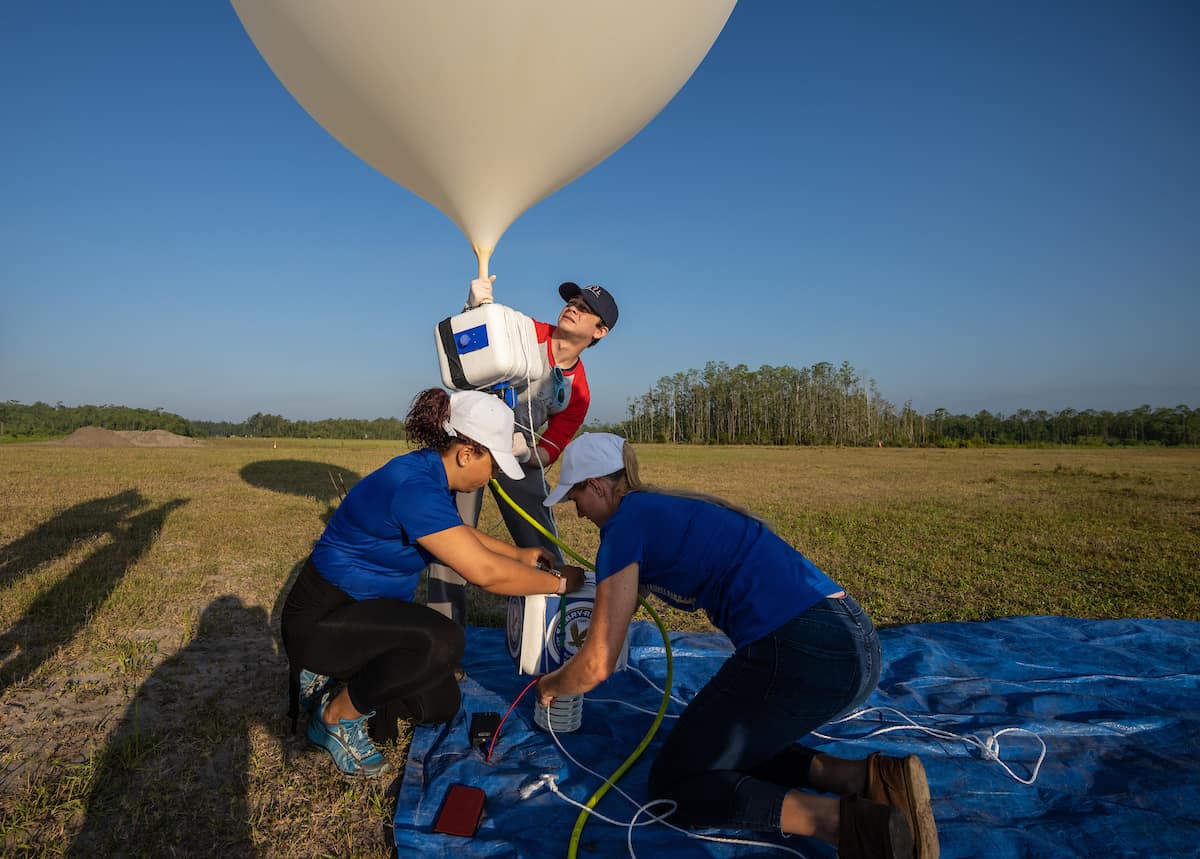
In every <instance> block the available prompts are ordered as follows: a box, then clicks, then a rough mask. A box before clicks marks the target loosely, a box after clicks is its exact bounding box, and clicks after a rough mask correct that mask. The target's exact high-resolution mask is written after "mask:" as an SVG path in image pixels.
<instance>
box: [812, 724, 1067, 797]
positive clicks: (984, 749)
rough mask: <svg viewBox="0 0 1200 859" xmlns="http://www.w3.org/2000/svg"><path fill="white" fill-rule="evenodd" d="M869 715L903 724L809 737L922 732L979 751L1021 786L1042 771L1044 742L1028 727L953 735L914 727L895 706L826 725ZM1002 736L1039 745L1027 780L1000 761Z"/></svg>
mask: <svg viewBox="0 0 1200 859" xmlns="http://www.w3.org/2000/svg"><path fill="white" fill-rule="evenodd" d="M873 712H880V713H884V712H887V713H894V714H896V715H897V716H898V717H900V719H902V720H903V721H904V723H905V724H900V725H889V726H887V727H885V728H878V729H876V730H874V731H871V732H870V733H869V734H866V735H864V736H862V737H831V736H829V735H828V734H820V733H817V732H816V731H813V732H812V736H814V737H819V738H820V739H822V740H832V741H834V742H841V741H843V740H869V739H870V738H871V737H878V736H881V735H883V734H890V733H892V732H894V731H921V732H922V733H925V734H928V735H929V736H931V737H935V738H936V739H939V740H953V741H958V742H961V743H964V744H965V745H968V746H973V747H975V748H976V749H978V750H979V755H980V757H982V758H983V759H984V760H985V761H995V762H996V763H997V764H999V765H1000V768H1001V769H1003V770H1004V771H1005V772H1006V773H1008V775H1009V776H1010V777H1011V778H1013V779H1014V780H1016V781H1019V782H1020V783H1021V784H1033V783H1034V782H1035V781H1037V777H1038V772H1039V771H1040V770H1041V768H1042V762H1043V761H1044V760H1045V759H1046V741H1045V740H1043V739H1042V738H1041V737H1040V736H1039V735H1038V734H1037V733H1036V732H1034V731H1030V730H1029V729H1028V728H1015V727H1010V728H1001V729H1000V730H999V731H995V732H990V733H985V734H984V735H983V736H982V737H980V736H978V735H976V734H955V733H953V732H952V731H946V730H943V729H941V728H930V727H926V726H925V725H921V724H918V723H917V722H916V721H914V720H913V719H912V718H911V717H909V716H907V715H905V714H904V713H902V712H901V711H899V710H897V709H896V708H895V707H864V708H863V709H861V710H856V711H855V712H853V713H850V714H849V715H846V716H843V717H842V718H840V719H835V720H834V721H832V722H830V723H829V724H831V725H840V724H841V723H843V722H848V721H850V720H851V719H861V718H862V717H863V716H866V715H867V714H868V713H873ZM1005 734H1028V735H1029V736H1031V737H1033V738H1034V739H1035V740H1037V741H1038V743H1039V744H1040V745H1041V747H1042V750H1041V752H1040V753H1039V754H1038V759H1037V763H1035V764H1034V765H1033V774H1032V775H1030V777H1029V778H1027V779H1024V778H1021V777H1020V776H1019V775H1017V774H1016V773H1015V772H1013V770H1012V767H1010V766H1009V765H1008V764H1006V763H1005V762H1004V761H1002V760H1001V759H1000V737H1002V736H1003V735H1005Z"/></svg>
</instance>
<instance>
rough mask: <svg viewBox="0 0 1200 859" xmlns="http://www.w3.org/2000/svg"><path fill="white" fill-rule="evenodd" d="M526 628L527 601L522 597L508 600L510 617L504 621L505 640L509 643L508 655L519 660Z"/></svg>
mask: <svg viewBox="0 0 1200 859" xmlns="http://www.w3.org/2000/svg"><path fill="white" fill-rule="evenodd" d="M524 628H525V600H524V599H523V598H522V597H509V598H508V616H507V617H506V618H505V621H504V638H505V640H506V641H507V642H508V655H509V656H511V657H512V658H513V659H519V658H520V655H521V636H522V633H523V631H524Z"/></svg>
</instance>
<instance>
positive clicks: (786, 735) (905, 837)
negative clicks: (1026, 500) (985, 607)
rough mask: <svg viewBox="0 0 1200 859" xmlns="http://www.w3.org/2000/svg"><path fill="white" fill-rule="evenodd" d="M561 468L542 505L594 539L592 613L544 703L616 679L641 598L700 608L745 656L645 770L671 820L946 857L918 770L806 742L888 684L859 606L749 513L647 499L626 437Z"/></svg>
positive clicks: (725, 668)
mask: <svg viewBox="0 0 1200 859" xmlns="http://www.w3.org/2000/svg"><path fill="white" fill-rule="evenodd" d="M561 461H562V472H561V474H560V477H559V483H558V486H557V487H555V489H554V491H553V492H551V493H550V495H549V496H548V497H547V499H546V504H547V505H551V504H556V503H558V502H559V501H562V500H564V499H566V500H569V501H573V502H575V507H576V511H577V512H578V514H579V516H581V517H584V518H587V519H590V520H591V521H592V522H594V523H595V524H596V525H597V526H599V528H600V551H599V553H598V555H597V557H596V581H597V586H596V601H595V606H594V608H593V612H592V618H591V625H590V627H589V629H588V636H587V638H586V640H585V641H584V643H583V645H582V647H581V648H580V650H579V651H578V653H576V655H575V656H574V657H573V658H572V659H571V660H570V661H569V662H567V663H566V664H565V665H563V666H562V667H561V668H559V669H558V670H557V671H554V672H552V673H550V674H547V675H545V676H544V677H542V678H541V679H540V680H539V681H538V699H539V704H540V705H541V706H546V707H548V706H550V704H551V703H553V701H554V698H555V697H557V696H560V695H579V694H583V693H585V692H588V691H590V690H591V689H593V688H595V687H596V686H597V685H598V684H600V683H601V682H603V681H604V680H605V679H607V678H608V677H609V675H610V674H612V672H613V670H614V667H615V666H616V662H617V657H618V656H619V654H620V652H621V647H622V644H623V642H624V640H625V636H626V633H627V631H628V628H629V622H630V619H631V618H632V617H633V613H634V611H635V610H636V609H637V600H638V594H639V590H640V591H642V592H643V593H645V592H649V593H654V594H656V595H657V596H658V597H659V598H661V599H663V600H664V601H665V602H667V603H668V604H670V605H673V606H676V607H679V608H683V609H686V610H689V611H695V610H697V609H701V610H703V611H704V612H706V613H707V615H708V617H709V619H710V620H711V621H712V623H713V624H714V625H715V626H716V627H718V628H719V629H720V630H721V631H722V632H724V633H725V634H726V635H728V636H729V638H730V639H731V641H732V642H733V645H734V648H735V651H734V653H733V655H732V656H731V657H730V658H729V659H728V660H727V661H726V662H725V664H724V665H722V666H721V668H720V670H718V672H717V673H716V674H715V675H714V676H713V678H712V679H711V680H710V681H709V682H708V684H707V685H705V687H704V688H703V689H701V690H700V692H699V693H697V695H696V697H695V698H694V699H693V700H692V702H691V703H690V704H689V705H688V706H687V708H686V709H685V710H684V712H683V714H682V715H681V716H680V717H679V720H678V721H677V722H676V725H675V727H674V729H673V730H672V731H671V733H670V735H669V736H668V737H667V739H666V742H665V743H664V745H663V748H662V750H661V751H660V752H659V754H658V757H657V758H656V759H655V761H654V763H653V766H652V768H651V771H650V779H649V787H650V793H651V796H653V797H654V798H656V799H669V800H673V801H674V802H675V803H676V809H675V811H674V813H673V814H672V817H671V820H672V821H674V822H679V823H681V824H683V825H686V826H693V827H725V828H739V829H751V830H755V831H760V832H772V833H780V832H782V833H787V834H797V835H807V836H811V837H816V838H820V839H822V840H824V841H827V842H829V843H830V844H834V845H836V846H837V848H838V855H839V856H840V857H843V859H845V857H876V856H878V857H908V856H913V855H914V854H915V855H916V856H917V857H919V859H933V857H936V856H937V854H938V843H937V829H936V827H935V825H934V821H933V814H932V810H931V807H930V800H929V787H928V783H927V781H926V778H925V771H924V768H923V767H922V765H921V762H920V760H919V759H918V758H916V757H915V756H913V755H909V756H907V757H905V758H894V757H888V756H885V755H881V754H878V753H877V754H873V755H871V756H870V757H868V758H867V759H866V760H865V761H854V760H846V759H842V758H837V757H834V756H832V755H827V754H823V753H818V752H816V751H814V750H812V749H808V748H805V747H804V746H801V745H799V744H798V743H796V739H797V738H799V737H803V736H804V735H806V734H808V733H810V732H811V731H814V730H816V729H817V728H819V727H820V726H821V725H823V724H825V723H826V722H829V721H830V720H832V719H834V718H836V717H837V716H839V715H841V714H843V713H845V712H847V711H849V710H850V709H852V708H854V707H856V706H858V705H859V704H861V703H862V702H863V701H865V700H866V699H867V697H868V696H869V695H870V693H871V690H872V689H874V688H875V685H876V683H877V682H878V680H879V669H880V659H881V654H880V648H879V636H878V634H877V633H876V631H875V627H874V626H873V625H872V623H871V620H870V618H868V617H867V615H866V614H865V613H864V612H863V610H862V609H861V608H860V607H859V605H858V603H856V602H855V601H854V600H853V599H852V598H851V597H850V596H849V595H847V594H846V592H845V591H844V590H843V589H842V588H841V587H840V586H839V585H838V584H836V583H835V582H834V581H833V580H831V579H830V578H829V577H828V576H826V575H825V574H824V573H823V572H821V570H819V569H817V567H816V566H814V565H813V564H812V563H811V562H810V561H809V560H808V559H807V558H805V557H804V556H803V555H802V554H800V553H799V552H797V551H796V550H795V549H793V548H792V547H791V546H789V545H788V544H787V543H786V542H784V541H783V540H782V539H781V538H780V537H778V536H777V535H776V534H775V533H774V532H772V531H771V530H770V528H768V527H767V526H766V525H765V524H764V523H763V522H762V521H761V520H760V519H758V518H757V517H755V516H754V515H753V514H751V513H750V512H749V511H746V510H743V509H741V508H739V507H737V506H736V505H733V504H730V503H729V502H727V501H724V500H722V499H719V498H715V497H712V496H706V495H700V494H698V493H690V492H684V491H680V490H664V489H660V488H658V487H654V486H648V485H644V484H642V483H641V480H640V478H639V476H638V468H637V458H636V456H635V455H634V452H633V448H632V447H631V446H630V445H629V444H628V443H626V442H625V441H624V440H623V439H621V438H620V437H618V436H615V435H610V434H607V433H586V434H584V435H581V436H579V437H578V438H577V439H575V440H574V441H573V442H571V443H570V444H569V445H568V446H567V448H566V450H565V451H564V452H563V455H562V460H561ZM822 793H824V794H833V796H822V795H821V794H822Z"/></svg>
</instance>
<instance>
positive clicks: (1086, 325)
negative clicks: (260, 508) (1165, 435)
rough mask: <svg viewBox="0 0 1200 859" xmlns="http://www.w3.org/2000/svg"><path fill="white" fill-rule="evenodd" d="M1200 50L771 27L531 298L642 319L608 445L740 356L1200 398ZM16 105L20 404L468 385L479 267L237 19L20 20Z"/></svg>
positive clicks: (993, 30) (926, 28) (14, 284)
mask: <svg viewBox="0 0 1200 859" xmlns="http://www.w3.org/2000/svg"><path fill="white" fill-rule="evenodd" d="M1197 44H1200V5H1198V4H1196V3H1193V2H1178V3H1169V2H1132V0H1131V2H1100V3H1096V2H1048V3H1037V2H1032V0H1020V2H1014V3H967V2H958V3H952V2H912V3H904V4H895V3H885V2H878V3H862V2H842V3H828V2H827V3H808V2H790V0H742V2H741V3H740V4H739V5H738V7H737V8H736V9H735V10H734V12H733V15H732V17H731V18H730V21H729V23H728V25H727V26H726V28H725V30H724V31H723V33H722V34H721V36H720V37H719V38H718V40H717V42H716V44H715V46H714V47H713V50H712V51H711V52H710V53H709V55H708V57H707V58H706V59H705V61H704V62H703V63H702V64H701V66H700V68H699V69H698V70H697V72H696V74H695V75H694V76H693V77H692V79H691V80H690V81H689V82H688V84H687V85H686V86H685V87H684V88H683V90H681V92H680V93H679V95H678V96H676V98H675V99H674V100H673V101H672V102H671V103H670V104H669V105H668V106H667V108H666V109H665V110H664V111H663V112H662V113H661V114H660V115H659V116H658V118H657V119H655V120H654V121H653V122H651V123H650V125H648V126H647V127H646V129H645V130H644V131H642V133H641V134H639V135H638V136H637V137H635V138H634V139H633V140H632V141H630V142H629V143H628V144H627V145H626V146H625V147H624V148H622V149H621V150H619V151H618V152H617V153H616V154H615V155H613V156H612V157H611V158H609V159H608V160H607V161H605V162H604V163H602V164H601V165H599V166H598V167H597V168H595V169H594V170H592V171H591V172H590V173H588V174H586V175H584V176H583V177H581V178H580V179H577V180H576V181H575V182H573V183H572V184H570V185H568V186H567V187H566V188H564V189H562V190H560V191H558V192H557V193H555V194H553V195H552V196H551V197H549V198H548V199H546V200H545V201H543V202H541V203H539V204H538V205H536V206H534V207H533V208H532V209H530V210H529V211H528V212H526V213H525V214H524V215H522V216H521V217H520V218H519V219H518V220H517V221H516V223H515V224H514V225H513V226H512V227H510V228H509V230H508V232H507V233H506V234H505V236H504V238H503V239H502V241H501V242H500V244H499V246H498V248H497V250H496V253H495V256H494V257H493V259H492V264H491V271H492V272H493V273H494V274H496V275H497V276H498V279H497V297H498V299H500V300H502V301H504V302H505V303H508V304H510V305H512V306H514V307H517V308H518V309H521V310H523V311H525V312H526V313H529V314H530V315H532V316H535V317H537V318H544V319H553V317H554V315H555V314H556V313H557V311H558V309H559V302H558V299H557V294H556V291H555V288H556V286H557V284H558V283H559V282H560V281H562V280H568V279H570V280H579V281H581V282H588V283H592V282H599V283H602V284H604V285H605V286H607V287H608V288H609V289H610V290H611V291H612V292H613V293H614V295H615V296H616V297H617V299H618V301H619V302H620V306H621V321H620V323H619V325H618V326H617V327H616V329H615V330H614V331H613V333H612V336H611V338H610V339H608V340H607V341H605V342H604V343H603V344H602V345H600V346H598V347H596V348H595V349H593V350H591V351H589V352H588V353H587V360H586V363H587V366H588V372H589V377H590V379H591V382H592V388H593V393H594V398H593V408H592V417H594V418H596V419H599V420H615V419H619V418H620V417H622V416H623V414H624V411H625V406H626V402H627V400H628V399H629V398H630V397H632V396H636V395H637V394H639V393H641V392H643V391H645V390H646V388H647V386H648V385H650V384H652V383H653V382H654V381H655V380H657V379H658V378H659V377H661V376H664V375H669V374H672V373H675V372H678V371H681V370H686V369H689V368H701V367H703V365H704V364H705V362H707V361H710V360H713V361H725V362H727V363H729V364H738V363H744V364H747V365H748V366H750V367H751V368H757V367H758V366H760V365H762V364H773V365H781V364H789V365H792V366H797V367H800V366H808V365H811V364H813V363H815V362H818V361H830V362H832V363H834V364H837V363H840V362H841V361H843V360H846V361H849V362H850V363H851V364H852V365H854V366H855V368H857V369H858V370H859V371H860V373H862V374H863V375H864V376H866V377H870V378H873V379H875V381H876V382H877V384H878V386H879V388H880V391H881V392H882V394H883V395H884V396H885V397H886V398H887V399H889V400H891V401H892V402H894V403H896V404H900V403H903V402H904V401H906V400H911V401H912V403H913V405H914V406H915V407H916V408H918V409H920V410H922V411H926V412H931V411H933V410H934V409H936V408H938V407H944V408H947V409H949V410H951V411H953V412H967V413H974V412H975V411H978V410H979V409H983V408H986V409H989V410H991V411H993V412H996V411H999V412H1004V413H1010V412H1012V411H1015V410H1016V409H1018V408H1032V409H1039V408H1044V409H1048V410H1051V411H1056V410H1058V409H1061V408H1065V407H1072V408H1077V409H1084V408H1097V409H1102V408H1108V409H1124V408H1132V407H1135V406H1137V405H1140V404H1142V403H1149V404H1151V405H1154V406H1174V405H1177V404H1179V403H1185V404H1189V405H1191V406H1197V405H1200V336H1197V334H1196V328H1197V321H1198V320H1200V156H1198V155H1197V153H1200V51H1197V50H1196V45H1197ZM513 97H514V98H517V97H519V93H514V94H513ZM0 104H2V105H3V114H2V118H0V123H2V127H3V133H2V134H0V399H13V400H17V401H20V402H26V403H28V402H33V401H34V400H43V401H46V402H50V403H54V402H56V401H61V402H63V403H65V404H67V405H76V404H80V403H119V404H125V405H130V406H139V407H147V408H155V407H162V408H164V409H166V410H168V411H172V412H176V413H179V414H181V415H183V416H185V417H188V418H197V419H230V420H241V419H243V418H245V417H247V416H249V415H250V414H252V413H253V412H256V411H263V412H272V413H277V414H282V415H284V416H286V417H289V418H294V419H301V418H303V419H315V418H322V417H333V416H341V417H363V418H371V417H377V416H387V415H397V416H400V415H403V413H404V411H405V409H406V407H407V404H408V402H409V400H410V398H411V397H412V395H413V394H414V393H415V392H416V391H417V390H419V389H420V388H422V387H428V386H429V385H432V384H436V383H437V382H438V374H437V365H436V355H435V352H434V346H433V335H432V328H433V325H434V324H435V323H436V322H437V320H438V319H440V318H442V317H444V316H446V315H449V314H450V313H452V312H454V311H456V310H457V309H458V308H459V307H460V306H461V302H462V300H463V298H464V296H465V293H466V287H467V284H468V282H469V280H470V279H471V277H472V276H473V274H474V272H475V268H476V266H475V260H474V255H473V254H472V252H471V249H470V245H469V244H468V243H467V241H466V239H465V238H464V237H463V236H462V234H461V233H460V232H459V230H458V228H457V227H455V226H454V225H453V224H452V223H451V222H450V221H449V220H448V219H447V218H446V217H445V216H444V215H442V214H441V213H440V212H439V211H437V210H436V209H434V208H433V207H432V206H430V205H429V204H427V203H425V202H424V201H422V200H420V199H419V198H417V197H415V196H413V195H412V194H411V193H409V192H408V191H406V190H404V189H403V188H401V187H400V186H398V185H396V184H394V183H392V182H391V181H390V180H388V179H386V178H385V177H384V176H382V175H381V174H379V173H377V172H376V171H375V170H374V169H372V168H370V167H368V166H367V165H365V164H364V163H363V162H361V161H359V160H358V159H357V158H356V157H355V156H354V155H352V154H351V153H349V152H348V151H347V150H345V149H344V148H343V147H342V146H341V145H340V144H338V143H337V142H336V141H335V140H334V139H333V138H331V137H330V136H329V135H328V134H327V133H326V132H325V131H324V130H323V129H322V128H321V127H320V126H319V125H317V124H316V123H315V122H314V121H313V120H312V119H310V118H309V117H308V115H307V114H306V113H305V112H304V111H303V109H301V108H300V107H299V106H298V105H297V104H296V103H295V101H294V100H293V99H292V98H291V96H290V95H289V94H288V93H287V91H286V90H284V89H283V87H282V86H281V85H280V84H279V83H278V81H277V80H276V79H275V77H274V76H273V75H272V73H271V72H270V70H269V69H268V68H267V66H266V64H265V63H264V62H263V61H262V60H261V58H260V57H259V55H258V53H257V51H256V50H255V48H254V46H253V44H252V43H251V42H250V40H249V38H248V37H247V36H246V34H245V31H244V30H243V29H242V27H241V24H240V22H239V21H238V18H237V16H236V14H235V13H234V11H233V9H232V7H230V6H228V5H225V4H222V3H162V2H120V3H103V4H101V3H88V2H82V0H79V2H72V3H52V4H48V3H8V4H5V5H4V7H3V9H2V10H0Z"/></svg>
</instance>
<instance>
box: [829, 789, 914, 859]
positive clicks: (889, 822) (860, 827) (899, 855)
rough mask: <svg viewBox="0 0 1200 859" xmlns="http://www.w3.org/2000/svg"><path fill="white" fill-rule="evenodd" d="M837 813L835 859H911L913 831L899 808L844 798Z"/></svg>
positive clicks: (857, 798) (859, 798)
mask: <svg viewBox="0 0 1200 859" xmlns="http://www.w3.org/2000/svg"><path fill="white" fill-rule="evenodd" d="M839 811H840V820H839V822H838V848H837V855H838V859H912V855H913V836H912V830H911V829H909V827H908V818H907V817H905V815H904V812H903V811H902V810H901V809H899V808H896V806H894V805H885V804H884V803H882V802H872V801H871V800H869V799H865V798H863V797H861V796H843V797H842V802H841V805H840V807H839Z"/></svg>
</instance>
